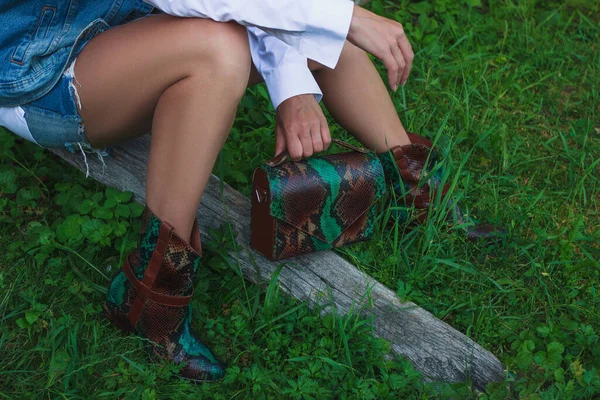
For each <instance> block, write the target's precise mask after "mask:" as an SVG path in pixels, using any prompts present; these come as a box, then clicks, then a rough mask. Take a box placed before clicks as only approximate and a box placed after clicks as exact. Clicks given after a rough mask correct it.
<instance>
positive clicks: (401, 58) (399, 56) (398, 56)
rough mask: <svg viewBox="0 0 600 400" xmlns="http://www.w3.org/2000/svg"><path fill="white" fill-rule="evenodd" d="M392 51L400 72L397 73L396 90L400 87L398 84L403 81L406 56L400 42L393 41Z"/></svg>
mask: <svg viewBox="0 0 600 400" xmlns="http://www.w3.org/2000/svg"><path fill="white" fill-rule="evenodd" d="M391 52H392V55H393V56H394V59H395V60H396V63H397V64H398V74H397V75H396V77H395V78H396V80H395V84H394V92H395V91H396V90H397V89H398V85H400V82H402V77H403V76H404V69H405V68H404V67H406V62H405V61H404V56H403V55H402V51H400V47H399V46H398V43H393V44H392V46H391Z"/></svg>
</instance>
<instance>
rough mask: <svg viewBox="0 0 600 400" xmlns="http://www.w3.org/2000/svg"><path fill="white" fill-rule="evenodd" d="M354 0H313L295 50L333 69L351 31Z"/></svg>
mask: <svg viewBox="0 0 600 400" xmlns="http://www.w3.org/2000/svg"><path fill="white" fill-rule="evenodd" d="M353 13H354V2H353V1H350V0H335V1H332V0H329V1H327V0H317V1H314V4H313V8H312V13H311V18H310V21H309V26H308V28H307V30H306V31H305V32H304V33H302V37H301V39H300V44H299V46H298V52H299V53H300V54H302V55H304V56H306V57H308V58H310V59H311V60H314V61H316V62H318V63H320V64H322V65H324V66H326V67H328V68H331V69H333V68H335V66H336V65H337V62H338V60H339V59H340V55H341V54H342V49H343V48H344V44H345V43H346V37H347V36H348V31H349V30H350V23H351V22H352V14H353Z"/></svg>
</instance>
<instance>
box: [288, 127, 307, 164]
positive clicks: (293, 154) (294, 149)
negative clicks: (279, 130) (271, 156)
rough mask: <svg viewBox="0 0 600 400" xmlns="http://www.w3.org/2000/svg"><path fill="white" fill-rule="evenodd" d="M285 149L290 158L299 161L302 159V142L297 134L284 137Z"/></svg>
mask: <svg viewBox="0 0 600 400" xmlns="http://www.w3.org/2000/svg"><path fill="white" fill-rule="evenodd" d="M286 143H287V150H288V152H289V153H290V160H292V161H300V159H302V152H303V150H302V148H303V146H302V143H301V142H300V139H299V138H298V136H297V135H293V134H290V135H288V136H287V137H286Z"/></svg>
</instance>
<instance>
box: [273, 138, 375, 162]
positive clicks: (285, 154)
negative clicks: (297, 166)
mask: <svg viewBox="0 0 600 400" xmlns="http://www.w3.org/2000/svg"><path fill="white" fill-rule="evenodd" d="M331 143H333V144H337V145H339V146H343V147H346V148H348V149H350V150H352V151H358V152H359V153H368V152H369V150H367V149H363V148H362V147H356V146H354V145H352V144H350V143H346V142H344V141H343V140H340V139H331ZM288 156H289V153H288V151H287V150H285V151H283V152H282V153H279V154H278V155H276V156H275V157H273V158H271V159H270V160H269V161H267V162H265V165H267V166H269V167H278V166H280V165H281V164H283V163H284V162H285V160H286V159H287V157H288Z"/></svg>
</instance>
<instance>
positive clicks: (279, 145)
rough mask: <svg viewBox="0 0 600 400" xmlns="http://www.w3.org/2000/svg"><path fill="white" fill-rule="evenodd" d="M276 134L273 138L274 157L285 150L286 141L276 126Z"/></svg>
mask: <svg viewBox="0 0 600 400" xmlns="http://www.w3.org/2000/svg"><path fill="white" fill-rule="evenodd" d="M276 129H277V134H276V136H275V155H276V156H278V155H279V154H281V153H282V152H284V151H285V149H286V147H287V146H286V141H285V135H284V134H283V129H282V128H280V127H279V125H278V126H277V128H276Z"/></svg>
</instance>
